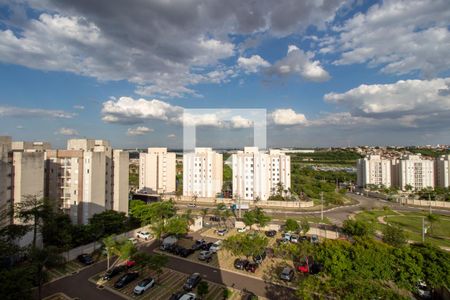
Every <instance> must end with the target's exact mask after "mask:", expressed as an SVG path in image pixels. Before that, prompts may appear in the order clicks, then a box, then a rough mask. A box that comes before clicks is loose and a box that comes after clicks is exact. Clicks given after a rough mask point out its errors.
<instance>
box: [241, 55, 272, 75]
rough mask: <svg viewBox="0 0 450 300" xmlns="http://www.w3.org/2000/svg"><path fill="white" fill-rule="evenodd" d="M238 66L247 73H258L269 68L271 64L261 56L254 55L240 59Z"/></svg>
mask: <svg viewBox="0 0 450 300" xmlns="http://www.w3.org/2000/svg"><path fill="white" fill-rule="evenodd" d="M237 62H238V66H239V67H240V68H242V69H243V70H244V71H245V72H247V73H256V72H258V71H259V69H260V68H267V67H269V66H270V63H269V62H267V61H266V60H264V58H262V57H261V56H259V55H252V56H250V57H242V56H241V57H239V58H238V61H237Z"/></svg>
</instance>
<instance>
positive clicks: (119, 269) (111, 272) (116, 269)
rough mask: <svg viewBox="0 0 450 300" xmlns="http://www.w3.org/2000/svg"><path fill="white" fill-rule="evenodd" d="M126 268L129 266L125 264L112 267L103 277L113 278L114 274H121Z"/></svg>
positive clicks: (105, 278) (106, 278)
mask: <svg viewBox="0 0 450 300" xmlns="http://www.w3.org/2000/svg"><path fill="white" fill-rule="evenodd" d="M126 269H127V266H125V265H120V266H115V267H114V268H111V269H109V270H107V271H106V273H105V275H103V279H104V280H111V279H112V278H113V277H114V276H116V275H119V274H120V273H122V272H123V271H125V270H126Z"/></svg>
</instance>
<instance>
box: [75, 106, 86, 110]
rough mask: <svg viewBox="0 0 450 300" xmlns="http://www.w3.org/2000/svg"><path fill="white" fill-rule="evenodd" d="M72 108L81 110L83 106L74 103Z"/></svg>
mask: <svg viewBox="0 0 450 300" xmlns="http://www.w3.org/2000/svg"><path fill="white" fill-rule="evenodd" d="M73 108H75V109H79V110H83V109H84V106H83V105H74V106H73Z"/></svg>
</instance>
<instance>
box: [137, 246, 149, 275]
mask: <svg viewBox="0 0 450 300" xmlns="http://www.w3.org/2000/svg"><path fill="white" fill-rule="evenodd" d="M133 260H134V261H135V262H136V265H138V266H139V268H140V271H141V272H142V271H144V268H147V267H150V265H151V260H152V258H151V255H150V254H148V253H147V252H140V251H139V252H137V253H135V254H134V255H133Z"/></svg>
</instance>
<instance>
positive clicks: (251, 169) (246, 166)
mask: <svg viewBox="0 0 450 300" xmlns="http://www.w3.org/2000/svg"><path fill="white" fill-rule="evenodd" d="M231 158H232V170H233V195H234V196H235V197H240V198H241V199H246V200H254V199H260V200H267V199H268V198H269V197H270V196H271V195H273V194H275V193H276V192H277V190H278V187H279V184H280V183H281V185H282V187H283V190H287V189H289V188H290V187H291V164H290V157H289V156H288V155H286V154H284V153H281V152H280V151H277V150H270V151H269V153H265V152H260V151H258V148H257V147H245V148H244V151H238V152H237V153H236V154H233V155H232V156H231Z"/></svg>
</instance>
